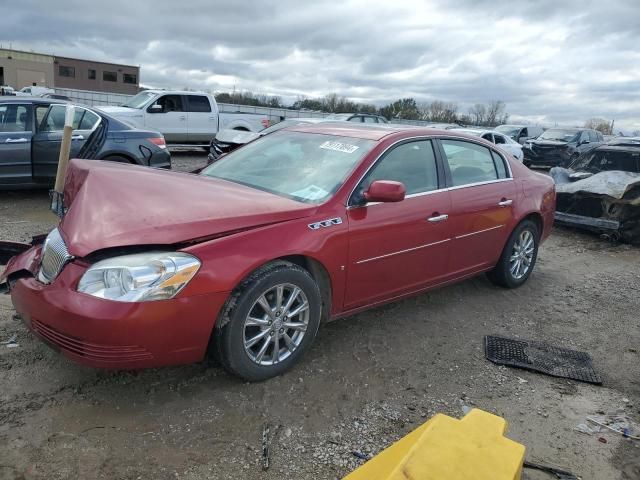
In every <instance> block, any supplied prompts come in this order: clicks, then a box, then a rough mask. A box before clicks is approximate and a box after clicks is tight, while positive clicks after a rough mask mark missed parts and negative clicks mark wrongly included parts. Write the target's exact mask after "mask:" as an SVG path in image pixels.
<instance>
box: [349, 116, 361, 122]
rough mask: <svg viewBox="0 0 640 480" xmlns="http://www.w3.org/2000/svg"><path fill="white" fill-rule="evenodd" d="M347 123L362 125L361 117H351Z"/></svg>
mask: <svg viewBox="0 0 640 480" xmlns="http://www.w3.org/2000/svg"><path fill="white" fill-rule="evenodd" d="M349 122H356V123H362V117H360V116H356V117H351V118H350V119H349Z"/></svg>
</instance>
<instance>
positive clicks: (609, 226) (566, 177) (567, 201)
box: [550, 168, 640, 244]
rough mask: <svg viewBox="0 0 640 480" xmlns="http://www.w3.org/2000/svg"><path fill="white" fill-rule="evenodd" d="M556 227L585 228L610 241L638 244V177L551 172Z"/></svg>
mask: <svg viewBox="0 0 640 480" xmlns="http://www.w3.org/2000/svg"><path fill="white" fill-rule="evenodd" d="M550 173H551V176H552V177H553V178H554V180H555V181H556V191H557V197H556V198H557V205H556V214H555V220H556V222H557V223H558V224H562V225H567V226H571V227H578V228H584V229H587V230H590V231H593V232H596V233H599V234H602V235H605V236H607V237H609V238H611V239H613V240H621V241H623V242H626V243H631V244H640V174H638V173H633V172H625V171H605V172H599V173H595V174H593V175H588V176H587V175H585V174H584V172H573V171H571V170H567V169H564V168H554V169H552V171H551V172H550Z"/></svg>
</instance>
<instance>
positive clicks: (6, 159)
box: [0, 103, 33, 185]
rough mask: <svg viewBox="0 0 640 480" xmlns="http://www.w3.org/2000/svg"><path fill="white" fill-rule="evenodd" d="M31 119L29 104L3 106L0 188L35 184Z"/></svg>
mask: <svg viewBox="0 0 640 480" xmlns="http://www.w3.org/2000/svg"><path fill="white" fill-rule="evenodd" d="M32 115H33V110H32V107H31V105H30V104H27V103H25V104H21V103H0V185H18V184H28V183H31V181H32V180H31V137H32V136H33V119H32Z"/></svg>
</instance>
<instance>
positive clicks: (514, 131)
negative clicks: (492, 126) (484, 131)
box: [496, 125, 522, 138]
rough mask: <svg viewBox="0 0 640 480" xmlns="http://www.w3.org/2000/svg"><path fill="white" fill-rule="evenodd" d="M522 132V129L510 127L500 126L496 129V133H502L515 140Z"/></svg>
mask: <svg viewBox="0 0 640 480" xmlns="http://www.w3.org/2000/svg"><path fill="white" fill-rule="evenodd" d="M520 130H522V128H521V127H512V126H510V125H500V126H499V127H496V132H500V133H502V134H503V135H507V136H509V137H512V138H515V137H516V136H517V135H518V134H519V133H520Z"/></svg>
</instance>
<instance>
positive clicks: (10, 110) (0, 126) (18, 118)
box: [0, 103, 31, 133]
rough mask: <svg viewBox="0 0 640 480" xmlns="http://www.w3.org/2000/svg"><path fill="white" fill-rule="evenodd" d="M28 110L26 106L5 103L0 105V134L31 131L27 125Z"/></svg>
mask: <svg viewBox="0 0 640 480" xmlns="http://www.w3.org/2000/svg"><path fill="white" fill-rule="evenodd" d="M28 120H29V110H28V107H27V106H26V105H16V104H12V103H6V104H4V105H0V132H2V133H10V132H26V131H29V130H31V128H30V127H29V125H28Z"/></svg>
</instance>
